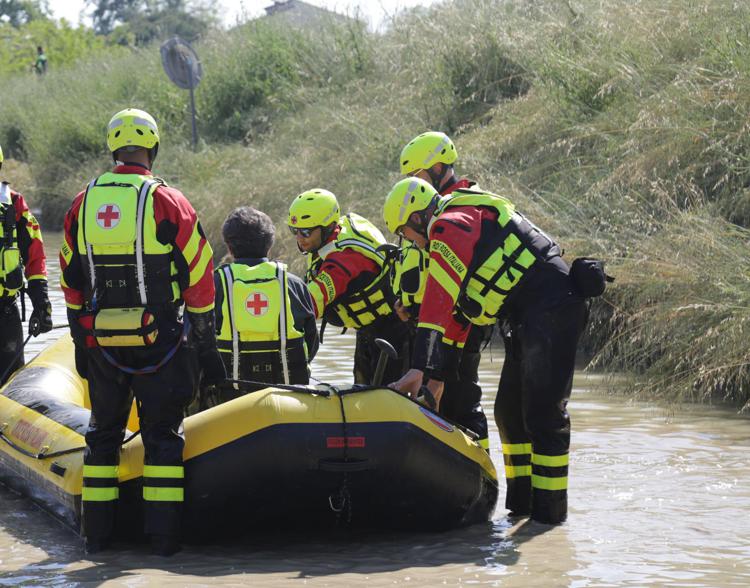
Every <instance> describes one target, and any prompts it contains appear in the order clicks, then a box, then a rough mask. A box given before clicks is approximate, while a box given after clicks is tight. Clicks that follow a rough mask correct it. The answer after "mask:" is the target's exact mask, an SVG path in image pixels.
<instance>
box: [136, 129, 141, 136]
mask: <svg viewBox="0 0 750 588" xmlns="http://www.w3.org/2000/svg"><path fill="white" fill-rule="evenodd" d="M135 132H136V133H138V134H139V135H143V131H142V130H141V129H136V130H135Z"/></svg>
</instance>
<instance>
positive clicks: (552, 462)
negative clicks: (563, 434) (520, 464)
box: [531, 453, 568, 468]
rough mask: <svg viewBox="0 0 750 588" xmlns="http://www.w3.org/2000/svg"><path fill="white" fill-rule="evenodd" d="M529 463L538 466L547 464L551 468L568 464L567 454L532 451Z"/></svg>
mask: <svg viewBox="0 0 750 588" xmlns="http://www.w3.org/2000/svg"><path fill="white" fill-rule="evenodd" d="M531 463H534V464H536V465H540V466H549V467H553V468H559V467H563V466H566V465H568V454H567V453H566V454H565V455H540V454H538V453H533V454H532V455H531Z"/></svg>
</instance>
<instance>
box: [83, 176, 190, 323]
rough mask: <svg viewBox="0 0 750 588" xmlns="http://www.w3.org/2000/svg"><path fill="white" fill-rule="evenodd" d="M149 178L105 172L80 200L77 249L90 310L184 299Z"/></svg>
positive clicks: (154, 180)
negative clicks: (160, 233) (160, 229)
mask: <svg viewBox="0 0 750 588" xmlns="http://www.w3.org/2000/svg"><path fill="white" fill-rule="evenodd" d="M160 184H163V182H162V181H161V180H159V179H157V178H153V177H151V176H142V175H137V174H115V173H111V172H108V173H105V174H103V175H101V176H99V177H98V178H96V179H95V180H92V182H91V183H90V184H89V186H88V188H87V189H86V193H85V195H84V197H83V202H82V203H81V212H80V215H79V227H78V251H79V254H80V255H81V261H82V263H83V267H84V270H85V271H86V273H87V274H88V280H86V283H85V285H84V295H85V298H86V303H87V306H88V307H89V308H92V309H93V308H96V309H105V308H128V307H139V306H140V307H143V306H146V305H158V304H165V303H170V302H176V301H179V300H180V287H179V284H178V281H177V268H176V266H175V264H174V260H173V257H172V245H171V244H167V245H164V244H162V243H160V242H159V240H158V239H157V238H156V229H157V227H156V219H155V218H154V198H153V194H154V190H156V188H157V187H158V186H159V185H160Z"/></svg>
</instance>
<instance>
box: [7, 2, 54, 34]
mask: <svg viewBox="0 0 750 588" xmlns="http://www.w3.org/2000/svg"><path fill="white" fill-rule="evenodd" d="M49 17H50V11H49V6H48V2H47V0H0V22H7V23H9V24H11V25H12V26H14V27H19V26H21V25H23V24H26V23H29V22H31V21H32V20H39V19H48V18H49Z"/></svg>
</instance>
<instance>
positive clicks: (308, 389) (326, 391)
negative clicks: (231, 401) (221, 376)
mask: <svg viewBox="0 0 750 588" xmlns="http://www.w3.org/2000/svg"><path fill="white" fill-rule="evenodd" d="M234 384H238V385H240V386H245V387H250V388H252V389H253V390H262V389H263V388H277V389H279V390H288V391H289V392H301V393H302V394H312V395H313V396H325V397H326V398H328V397H329V396H330V395H331V392H332V391H333V390H335V388H334V387H333V386H331V385H330V384H323V383H321V386H325V388H318V387H314V386H303V385H301V384H300V385H294V384H270V383H269V382H256V381H254V380H232V379H229V378H227V379H226V380H224V381H223V382H221V383H220V384H219V386H226V385H230V386H232V385H234Z"/></svg>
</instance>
